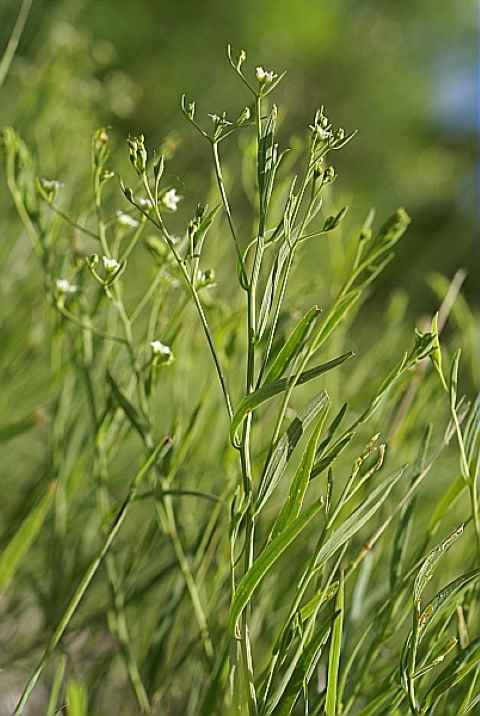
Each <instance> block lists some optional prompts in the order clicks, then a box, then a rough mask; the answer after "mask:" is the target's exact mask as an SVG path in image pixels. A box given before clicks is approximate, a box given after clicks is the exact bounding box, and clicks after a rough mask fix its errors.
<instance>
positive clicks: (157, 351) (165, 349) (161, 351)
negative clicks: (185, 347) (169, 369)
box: [150, 340, 173, 364]
mask: <svg viewBox="0 0 480 716" xmlns="http://www.w3.org/2000/svg"><path fill="white" fill-rule="evenodd" d="M150 348H151V349H152V353H153V355H154V358H156V359H157V361H159V362H160V363H163V364H168V363H171V362H172V361H173V352H172V349H171V348H170V346H166V345H165V343H162V341H157V340H155V341H151V343H150Z"/></svg>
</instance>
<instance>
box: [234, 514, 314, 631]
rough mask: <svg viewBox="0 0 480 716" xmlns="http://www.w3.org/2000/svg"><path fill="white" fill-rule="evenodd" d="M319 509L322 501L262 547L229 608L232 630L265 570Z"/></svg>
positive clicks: (265, 572) (271, 565) (267, 570)
mask: <svg viewBox="0 0 480 716" xmlns="http://www.w3.org/2000/svg"><path fill="white" fill-rule="evenodd" d="M321 509H322V503H321V502H319V501H317V502H315V503H314V504H313V505H311V506H310V507H309V508H308V509H307V510H305V512H303V513H302V514H301V515H299V516H298V517H297V518H296V519H295V520H293V522H291V523H290V524H289V526H288V527H287V528H286V529H284V530H283V532H281V533H280V534H279V535H278V536H277V537H276V538H275V539H274V540H272V541H271V542H270V543H269V544H268V545H267V546H266V547H265V548H264V550H263V552H261V554H260V555H259V556H258V557H257V559H256V560H255V562H254V563H253V565H252V566H251V567H250V569H249V570H248V572H246V574H244V575H243V577H242V579H241V580H240V582H239V584H238V587H237V590H236V592H235V596H234V598H233V602H232V606H231V608H230V628H231V629H232V631H233V629H234V628H235V626H236V624H237V621H238V618H239V617H240V615H241V613H242V612H243V610H244V609H245V607H246V606H247V604H248V602H249V601H250V598H251V596H252V594H253V593H254V591H255V590H256V589H257V587H258V586H259V585H260V583H261V582H262V580H263V578H264V577H265V575H266V574H267V572H269V571H270V569H271V568H272V567H273V566H274V564H275V563H276V561H277V560H278V558H279V557H280V556H281V555H282V554H283V552H284V551H285V550H286V548H287V547H288V546H289V545H290V544H292V542H294V541H295V540H296V539H297V537H298V536H299V535H300V534H301V533H302V532H303V530H304V529H305V527H307V525H309V524H310V522H311V521H312V520H313V518H314V517H315V516H316V515H317V514H318V513H319V512H320V510H321Z"/></svg>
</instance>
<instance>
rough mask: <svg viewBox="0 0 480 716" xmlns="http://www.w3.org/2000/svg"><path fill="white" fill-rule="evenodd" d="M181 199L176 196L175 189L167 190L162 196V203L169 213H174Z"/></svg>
mask: <svg viewBox="0 0 480 716" xmlns="http://www.w3.org/2000/svg"><path fill="white" fill-rule="evenodd" d="M181 199H182V197H181V196H179V195H178V194H177V190H176V189H169V190H168V191H167V192H165V194H164V195H163V196H162V203H163V205H164V206H165V207H166V208H167V209H170V211H176V210H177V205H178V202H179V201H181Z"/></svg>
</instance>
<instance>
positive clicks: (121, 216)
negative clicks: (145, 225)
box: [117, 211, 138, 228]
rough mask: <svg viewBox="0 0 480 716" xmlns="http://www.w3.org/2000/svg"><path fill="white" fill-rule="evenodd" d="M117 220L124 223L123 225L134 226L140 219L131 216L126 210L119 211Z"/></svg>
mask: <svg viewBox="0 0 480 716" xmlns="http://www.w3.org/2000/svg"><path fill="white" fill-rule="evenodd" d="M117 221H118V223H119V224H122V226H129V227H132V228H135V227H137V226H138V221H137V220H136V219H134V218H133V216H130V214H126V213H125V212H124V211H117Z"/></svg>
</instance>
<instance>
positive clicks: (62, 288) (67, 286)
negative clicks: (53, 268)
mask: <svg viewBox="0 0 480 716" xmlns="http://www.w3.org/2000/svg"><path fill="white" fill-rule="evenodd" d="M56 286H57V290H58V291H59V292H60V293H76V292H77V291H78V286H75V284H73V283H70V281H67V279H66V278H57V280H56Z"/></svg>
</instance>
